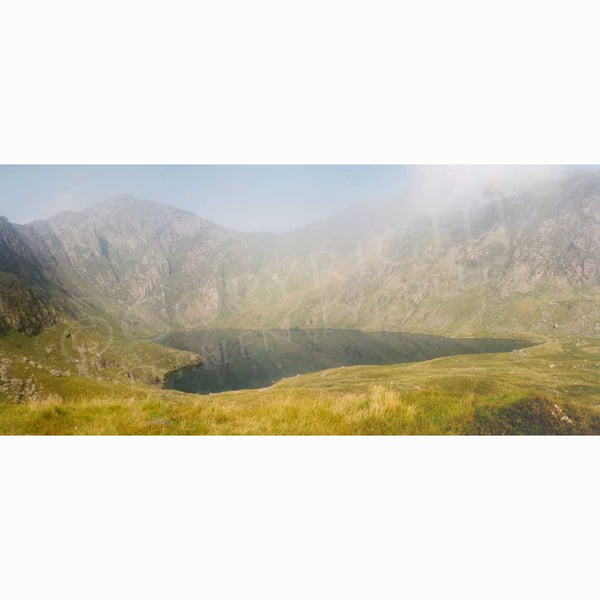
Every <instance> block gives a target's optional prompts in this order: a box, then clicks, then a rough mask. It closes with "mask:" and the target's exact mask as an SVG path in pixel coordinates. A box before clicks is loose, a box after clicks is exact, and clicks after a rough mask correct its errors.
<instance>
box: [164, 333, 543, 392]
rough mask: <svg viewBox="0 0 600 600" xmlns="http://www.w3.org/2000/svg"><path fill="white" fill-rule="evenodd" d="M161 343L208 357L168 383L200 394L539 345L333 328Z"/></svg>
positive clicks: (192, 336)
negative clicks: (333, 371)
mask: <svg viewBox="0 0 600 600" xmlns="http://www.w3.org/2000/svg"><path fill="white" fill-rule="evenodd" d="M160 343H162V344H164V345H166V346H170V347H172V348H178V349H180V350H188V351H191V352H196V353H198V354H200V355H201V356H202V359H203V362H202V364H198V365H192V366H186V367H183V368H181V369H178V370H176V371H173V372H171V373H169V374H168V375H167V376H166V378H165V383H164V386H165V388H168V389H174V390H178V391H182V392H191V393H196V394H206V393H210V392H222V391H226V390H240V389H248V388H261V387H266V386H269V385H271V384H273V383H275V382H276V381H278V380H280V379H282V378H284V377H290V376H294V375H297V374H304V373H312V372H315V371H320V370H323V369H329V368H333V367H342V366H352V365H391V364H397V363H403V362H416V361H424V360H430V359H432V358H439V357H442V356H453V355H457V354H481V353H489V352H509V351H511V350H516V349H520V348H525V347H528V346H532V345H533V344H532V343H531V342H528V341H524V340H511V339H454V338H445V337H441V336H435V335H421V334H413V333H395V332H384V333H369V332H364V331H354V330H332V329H319V330H290V331H287V330H286V331H278V330H260V331H254V330H253V331H248V330H209V331H196V332H193V331H192V332H189V331H188V332H182V333H173V334H170V335H168V336H165V337H164V338H162V339H161V340H160Z"/></svg>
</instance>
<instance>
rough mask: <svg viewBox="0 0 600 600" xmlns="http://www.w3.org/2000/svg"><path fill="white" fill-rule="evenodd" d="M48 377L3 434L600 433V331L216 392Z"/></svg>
mask: <svg viewBox="0 0 600 600" xmlns="http://www.w3.org/2000/svg"><path fill="white" fill-rule="evenodd" d="M167 362H168V361H167ZM44 385H45V386H46V396H45V397H44V399H41V400H39V401H29V402H26V403H22V404H18V403H15V402H14V401H8V400H6V399H5V400H4V401H2V402H0V433H3V434H282V435H288V434H291V435H295V434H297V435H311V434H312V435H319V434H340V435H351V434H375V435H386V434H434V435H437V434H527V433H539V434H542V433H543V434H589V433H600V340H588V341H586V342H580V343H577V342H574V341H569V340H562V341H554V342H546V343H544V344H541V345H539V346H536V347H534V348H528V349H524V350H516V351H513V352H510V353H506V354H489V355H470V356H454V357H449V358H440V359H435V360H432V361H428V362H423V363H411V364H403V365H395V366H368V367H365V366H356V367H348V368H336V369H330V370H327V371H322V372H319V373H314V374H311V375H304V376H298V377H294V378H290V379H286V380H283V381H281V382H279V383H278V384H276V385H274V386H272V387H269V388H265V389H262V390H244V391H239V392H228V393H223V394H213V395H210V396H193V395H187V394H183V393H178V392H171V391H166V390H161V389H159V388H157V387H156V386H152V385H149V384H146V383H141V382H133V383H129V384H126V383H123V382H121V383H108V382H104V381H95V380H89V379H81V378H78V377H71V378H64V377H52V376H50V377H48V378H46V379H44Z"/></svg>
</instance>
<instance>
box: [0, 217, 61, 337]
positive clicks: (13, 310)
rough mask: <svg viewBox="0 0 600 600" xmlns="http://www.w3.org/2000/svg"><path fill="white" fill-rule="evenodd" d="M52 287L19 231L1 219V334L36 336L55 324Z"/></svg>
mask: <svg viewBox="0 0 600 600" xmlns="http://www.w3.org/2000/svg"><path fill="white" fill-rule="evenodd" d="M52 288H53V284H52V282H51V280H50V279H49V278H48V276H47V272H46V269H45V267H44V265H43V264H42V263H41V262H40V260H39V259H38V257H37V256H36V254H35V252H34V251H33V250H32V248H31V247H30V246H29V244H28V243H27V240H26V239H25V237H24V236H23V235H21V233H20V231H19V230H18V228H17V227H16V226H14V225H12V224H11V223H9V222H8V220H7V219H6V218H4V217H0V333H6V332H8V331H9V330H16V331H20V332H23V333H26V334H28V335H35V334H37V333H39V332H40V331H42V329H44V328H46V327H51V326H52V325H54V323H55V309H54V307H53V306H52V302H51V296H52Z"/></svg>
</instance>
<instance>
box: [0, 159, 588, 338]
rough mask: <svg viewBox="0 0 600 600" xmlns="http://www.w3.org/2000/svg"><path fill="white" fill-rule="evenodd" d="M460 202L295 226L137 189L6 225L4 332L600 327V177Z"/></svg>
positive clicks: (1, 241) (0, 238) (0, 244)
mask: <svg viewBox="0 0 600 600" xmlns="http://www.w3.org/2000/svg"><path fill="white" fill-rule="evenodd" d="M460 200H461V201H460V206H461V209H460V210H458V209H452V208H446V209H445V210H443V211H439V210H438V211H431V210H429V211H428V210H424V209H423V207H422V206H420V205H421V204H422V203H420V201H419V194H418V189H417V190H415V189H411V190H410V194H409V196H406V195H405V196H401V197H399V198H397V199H395V200H393V201H392V200H389V199H388V200H386V201H382V202H371V203H369V204H364V205H359V206H356V207H354V208H352V209H349V210H347V211H345V212H343V213H341V214H339V215H337V216H334V217H331V218H329V219H326V220H324V221H322V222H320V223H316V224H314V225H311V226H308V227H305V228H302V229H299V230H296V231H293V232H290V233H288V234H283V235H267V234H244V233H239V232H233V231H229V230H227V229H224V228H222V227H219V226H217V225H215V224H213V223H211V222H209V221H206V220H203V219H201V218H199V217H197V216H196V215H194V214H192V213H189V212H186V211H183V210H180V209H177V208H173V207H169V206H164V205H161V204H157V203H153V202H147V201H143V200H139V199H136V198H133V197H130V196H118V197H115V198H113V199H111V200H109V201H106V202H103V203H100V204H98V205H95V206H93V207H91V208H88V209H86V210H83V211H79V212H66V213H61V214H59V215H56V216H55V217H53V218H50V219H48V220H46V221H37V222H34V223H32V224H30V225H26V226H14V225H11V224H10V223H9V222H8V221H7V220H6V219H3V220H2V221H0V271H1V272H2V273H3V275H2V277H3V280H2V285H1V286H0V301H1V302H2V304H1V306H2V308H1V309H0V310H1V312H0V319H2V320H1V321H0V327H2V328H3V329H4V330H7V329H9V328H13V329H18V330H21V331H25V332H27V333H29V334H34V333H36V332H39V331H40V330H41V329H43V328H45V327H51V326H52V324H53V323H54V321H55V318H56V316H55V314H56V311H58V312H60V311H65V310H69V307H71V310H79V311H82V312H84V313H86V312H92V313H94V314H96V313H99V314H103V315H107V317H109V318H110V319H112V320H113V321H114V322H116V323H119V325H120V327H121V329H122V330H123V332H125V334H126V335H129V336H130V337H132V338H134V339H137V338H138V337H145V336H148V337H152V336H156V335H159V334H165V333H167V332H170V331H178V330H200V329H207V328H219V329H227V328H233V329H236V328H237V329H257V328H270V329H280V328H287V327H298V328H302V329H314V328H318V327H326V328H346V329H350V328H351V329H364V330H389V331H400V330H404V331H412V332H424V333H443V334H454V335H457V334H460V335H484V334H485V335H487V334H499V333H502V334H522V333H540V334H543V333H551V332H552V331H554V330H556V329H557V328H560V329H561V330H562V331H565V332H570V333H577V334H584V333H585V332H586V331H587V332H591V331H594V332H597V331H598V327H599V325H598V323H600V319H599V317H600V313H599V310H598V308H597V307H596V305H597V302H596V300H597V297H598V285H599V284H600V173H599V171H598V170H595V169H586V170H578V171H572V172H570V173H569V174H568V176H566V177H564V178H562V179H561V180H553V181H551V182H543V181H541V182H538V183H536V185H534V186H530V187H529V188H527V189H524V190H520V191H519V190H517V191H515V190H514V189H512V188H510V189H503V188H502V187H497V188H487V189H484V190H482V191H481V192H480V193H477V194H472V195H471V196H469V197H464V198H461V199H460ZM74 307H77V308H74Z"/></svg>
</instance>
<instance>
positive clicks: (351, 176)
mask: <svg viewBox="0 0 600 600" xmlns="http://www.w3.org/2000/svg"><path fill="white" fill-rule="evenodd" d="M406 174H407V169H406V168H405V167H401V166H0V215H2V216H6V217H8V218H9V219H10V220H11V221H13V222H16V223H28V222H30V221H33V220H35V219H41V218H45V217H49V216H51V215H53V214H55V213H57V212H60V211H63V210H77V209H80V208H84V207H86V206H89V205H91V204H94V203H96V202H99V201H101V200H105V199H107V198H110V197H112V196H114V195H116V194H131V195H134V196H137V197H139V198H143V199H146V200H154V201H157V202H162V203H165V204H171V205H173V206H178V207H181V208H184V209H187V210H190V211H192V212H194V213H196V214H197V215H199V216H201V217H203V218H206V219H210V220H211V221H214V222H216V223H218V224H219V225H223V226H226V227H230V228H232V229H237V230H242V231H261V230H262V231H272V232H281V231H286V230H289V229H293V228H295V227H299V226H301V225H304V224H307V223H310V222H313V221H316V220H318V219H321V218H323V217H325V216H327V215H329V214H332V213H334V212H336V211H337V210H339V209H341V208H344V207H346V206H349V205H352V204H356V203H357V202H360V201H368V200H370V199H387V198H393V197H395V196H397V195H399V194H401V192H402V189H403V186H404V184H405V182H406Z"/></svg>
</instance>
